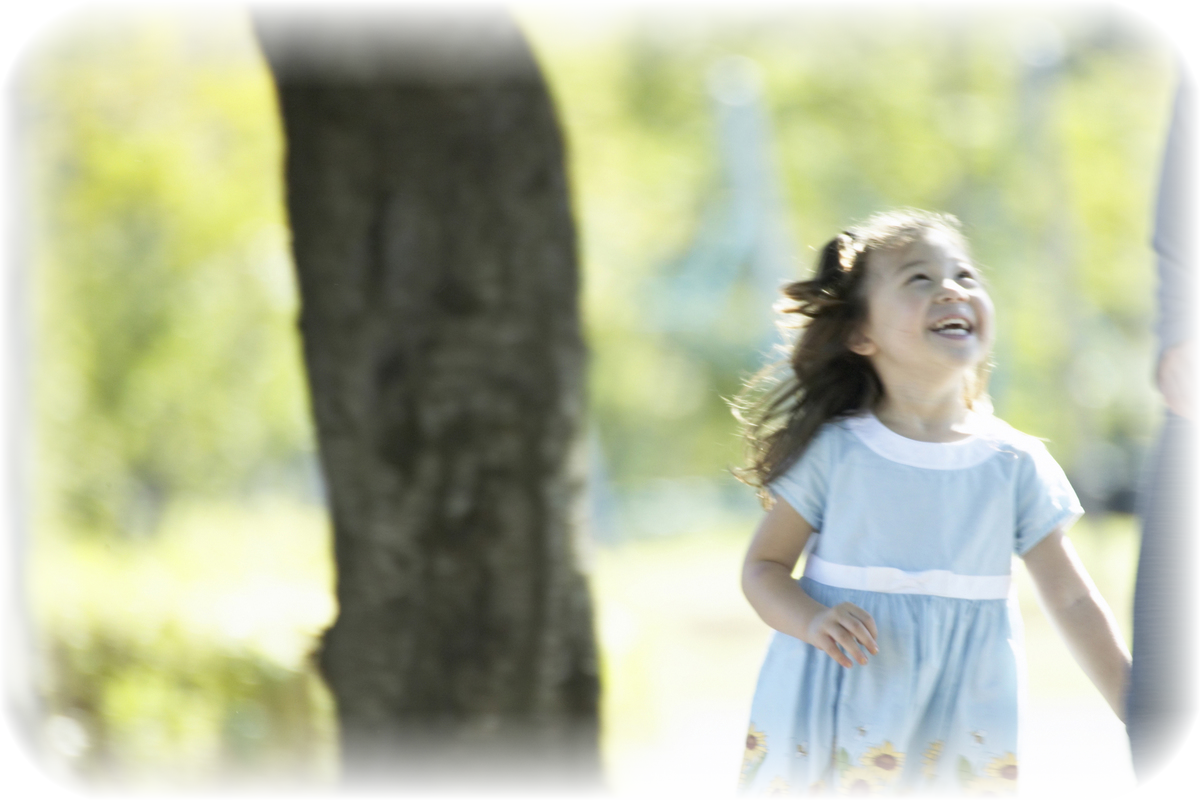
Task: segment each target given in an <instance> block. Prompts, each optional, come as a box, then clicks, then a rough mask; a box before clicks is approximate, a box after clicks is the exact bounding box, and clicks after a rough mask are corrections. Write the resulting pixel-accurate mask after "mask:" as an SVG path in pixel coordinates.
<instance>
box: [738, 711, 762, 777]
mask: <svg viewBox="0 0 1200 800" xmlns="http://www.w3.org/2000/svg"><path fill="white" fill-rule="evenodd" d="M766 754H767V734H764V733H763V732H762V730H758V728H755V727H754V723H752V722H751V723H750V730H749V732H748V733H746V752H745V756H744V757H743V758H742V769H743V770H745V768H748V766H750V765H751V764H755V763H757V762H760V760H762V757H763V756H766Z"/></svg>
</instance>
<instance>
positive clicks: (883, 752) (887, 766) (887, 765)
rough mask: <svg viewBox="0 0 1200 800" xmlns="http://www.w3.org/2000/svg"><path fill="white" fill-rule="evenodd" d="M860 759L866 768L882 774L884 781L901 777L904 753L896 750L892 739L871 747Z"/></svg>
mask: <svg viewBox="0 0 1200 800" xmlns="http://www.w3.org/2000/svg"><path fill="white" fill-rule="evenodd" d="M858 760H859V763H860V764H862V765H863V766H865V768H866V769H869V770H872V771H874V772H875V774H876V775H878V776H880V780H882V781H883V782H884V783H892V782H893V781H895V780H896V778H898V777H900V770H901V769H902V768H904V753H901V752H899V751H896V750H895V748H894V747H893V746H892V742H890V741H884V742H883V744H882V745H880V746H878V747H871V748H870V750H868V751H866V752H865V753H863V756H862V757H860V758H859V759H858Z"/></svg>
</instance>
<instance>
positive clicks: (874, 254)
mask: <svg viewBox="0 0 1200 800" xmlns="http://www.w3.org/2000/svg"><path fill="white" fill-rule="evenodd" d="M941 258H947V259H952V260H956V261H957V260H962V261H968V260H970V257H969V256H968V255H967V251H966V248H965V247H964V243H963V241H962V239H961V238H960V237H958V236H956V235H954V234H952V233H950V232H949V231H942V230H938V229H936V228H926V229H923V230H921V231H920V232H919V233H918V234H917V235H916V236H915V237H914V238H913V239H912V240H910V241H908V242H905V243H903V244H898V245H896V246H894V247H884V248H880V249H878V250H873V251H871V253H870V257H869V259H868V265H870V264H872V263H873V264H875V265H876V266H877V267H878V268H881V269H887V268H889V267H890V268H899V267H900V266H902V265H903V264H905V263H908V262H909V261H912V260H914V259H941Z"/></svg>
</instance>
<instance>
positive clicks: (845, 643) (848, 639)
mask: <svg viewBox="0 0 1200 800" xmlns="http://www.w3.org/2000/svg"><path fill="white" fill-rule="evenodd" d="M833 638H834V639H835V640H837V643H838V644H840V645H841V646H842V649H843V650H845V651H846V655H848V656H850V658H853V659H854V660H855V661H857V662H858V663H860V664H866V663H867V656H866V654H865V653H863V651H862V650H860V649H859V647H858V640H857V639H855V638H854V634H853V633H851V632H850V631H849V630H847V629H846V628H845V627H844V626H842V625H838V626H837V629H836V630H835V631H834V633H833Z"/></svg>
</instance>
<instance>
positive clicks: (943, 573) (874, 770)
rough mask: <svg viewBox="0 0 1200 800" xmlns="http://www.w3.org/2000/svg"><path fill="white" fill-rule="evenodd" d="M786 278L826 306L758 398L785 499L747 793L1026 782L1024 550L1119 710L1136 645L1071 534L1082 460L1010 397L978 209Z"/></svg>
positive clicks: (888, 221) (1057, 618) (860, 233)
mask: <svg viewBox="0 0 1200 800" xmlns="http://www.w3.org/2000/svg"><path fill="white" fill-rule="evenodd" d="M783 291H784V294H785V295H786V296H787V297H788V298H789V299H790V300H792V301H794V302H793V304H792V305H791V306H788V307H785V308H784V309H783V310H785V311H787V312H791V313H794V314H799V315H801V316H803V317H806V318H807V322H806V324H805V326H804V329H803V332H802V334H801V335H800V337H799V338H798V340H797V341H796V344H795V347H794V349H793V351H792V353H791V359H790V360H791V364H790V367H791V372H792V375H791V376H790V377H789V378H788V379H787V380H784V381H782V382H778V381H776V382H774V383H773V389H772V390H771V391H769V392H767V393H766V394H760V395H758V396H759V399H758V401H757V402H747V401H746V400H745V398H747V397H753V396H755V395H756V394H757V390H758V389H759V388H761V387H762V386H763V384H764V382H766V383H767V384H768V385H771V382H770V380H769V373H763V374H760V376H758V377H757V378H756V379H755V381H753V382H752V383H751V386H750V388H749V389H748V392H747V393H746V394H744V395H743V401H742V402H741V403H740V406H739V409H738V414H739V419H741V420H742V421H743V423H745V425H746V433H747V437H748V439H749V441H750V443H751V445H752V446H753V452H754V458H753V460H752V463H751V465H750V467H749V468H748V469H746V470H742V471H741V477H742V478H743V479H744V480H746V481H747V482H748V483H751V484H752V485H755V486H756V487H758V488H759V490H760V496H761V497H762V498H763V500H764V504H766V505H768V507H769V510H768V513H767V515H766V517H765V518H764V519H763V521H762V523H761V524H760V525H759V527H758V530H757V532H756V533H755V535H754V539H753V541H752V542H751V543H750V547H749V551H748V552H747V554H746V561H745V565H744V568H743V573H742V587H743V591H744V592H745V594H746V598H747V599H748V600H749V601H750V604H751V605H752V606H753V607H754V610H755V611H757V612H758V614H759V616H760V617H762V619H763V621H764V622H766V623H767V624H768V625H770V626H771V627H772V628H775V630H776V631H778V633H776V634H775V635H774V638H773V639H772V641H771V645H770V648H769V650H768V652H767V656H766V659H765V661H764V663H763V666H762V671H761V673H760V675H759V679H758V686H757V689H756V691H755V695H754V702H753V706H752V709H751V714H750V730H749V734H748V735H747V737H746V755H745V760H744V763H743V767H742V775H741V788H742V791H743V792H744V793H746V794H752V795H762V794H766V795H774V794H782V795H788V794H807V793H813V792H819V791H821V790H825V791H833V792H846V791H850V792H855V791H867V792H882V793H890V792H912V791H917V792H922V793H925V792H937V791H949V792H964V791H965V792H976V791H978V792H985V793H995V792H997V791H1000V792H1004V791H1012V790H1015V788H1016V778H1017V773H1018V769H1019V766H1018V759H1017V752H1018V751H1017V706H1018V694H1019V692H1018V689H1019V686H1020V685H1021V683H1022V678H1021V674H1022V670H1023V664H1022V663H1021V660H1022V656H1021V654H1020V652H1019V645H1018V644H1017V642H1018V641H1019V630H1020V628H1019V626H1020V620H1019V618H1018V616H1017V610H1016V606H1015V602H1014V601H1013V595H1012V592H1011V584H1010V575H1009V572H1010V567H1011V563H1012V554H1013V553H1016V554H1017V555H1019V556H1021V557H1022V558H1023V559H1024V561H1025V565H1026V567H1027V569H1028V570H1029V573H1030V575H1031V576H1032V577H1033V581H1034V584H1035V585H1036V587H1037V590H1038V593H1039V595H1040V596H1041V599H1042V601H1043V605H1044V607H1045V609H1046V611H1047V612H1048V613H1049V615H1050V616H1051V618H1052V619H1053V620H1054V622H1055V623H1056V625H1057V627H1058V628H1059V629H1060V631H1061V632H1062V635H1063V636H1064V638H1065V639H1066V642H1067V644H1068V646H1069V647H1070V649H1071V651H1072V653H1073V655H1074V656H1075V658H1076V660H1077V661H1078V662H1079V664H1080V665H1081V666H1082V668H1083V669H1084V671H1085V672H1086V673H1087V675H1088V677H1090V678H1091V680H1092V682H1093V683H1094V684H1095V685H1096V687H1097V688H1098V689H1099V690H1100V692H1101V694H1102V695H1103V696H1104V698H1105V700H1107V701H1108V704H1109V705H1110V706H1111V707H1112V709H1113V711H1114V712H1115V713H1116V714H1117V716H1118V717H1123V702H1122V697H1123V693H1124V691H1125V684H1126V680H1127V677H1126V676H1127V674H1128V669H1129V653H1128V651H1127V650H1126V648H1125V645H1124V643H1123V642H1122V640H1121V636H1120V634H1119V633H1118V632H1117V629H1116V625H1115V623H1114V620H1113V617H1112V614H1111V612H1110V611H1109V610H1108V607H1107V606H1106V605H1105V603H1104V600H1103V599H1102V598H1101V597H1100V596H1099V594H1098V593H1097V592H1096V589H1095V587H1094V585H1093V584H1092V582H1091V580H1090V579H1089V578H1088V576H1087V573H1086V571H1085V570H1084V568H1083V565H1082V564H1081V563H1080V562H1079V559H1078V558H1077V557H1076V555H1075V552H1074V550H1073V549H1072V547H1071V544H1070V542H1069V541H1068V540H1067V538H1066V536H1065V534H1064V531H1065V530H1066V529H1067V528H1068V527H1069V526H1070V525H1071V524H1072V523H1073V522H1074V521H1075V520H1077V519H1078V518H1079V516H1080V515H1081V514H1082V513H1083V510H1082V508H1081V507H1080V505H1079V501H1078V499H1077V498H1076V496H1075V493H1074V491H1073V490H1072V489H1071V486H1070V484H1069V483H1068V482H1067V479H1066V477H1065V476H1064V475H1063V472H1062V469H1061V468H1060V467H1059V466H1058V464H1057V463H1055V461H1054V459H1053V458H1052V457H1051V456H1050V454H1049V453H1048V452H1047V450H1046V448H1045V446H1044V445H1043V444H1042V442H1041V441H1040V440H1038V439H1035V438H1034V437H1032V436H1028V435H1025V434H1022V433H1019V432H1018V431H1016V430H1014V429H1013V428H1011V427H1009V426H1008V425H1007V424H1006V423H1004V422H1001V421H1000V420H999V419H996V418H995V417H993V416H992V415H991V413H990V404H989V403H988V402H987V400H986V396H985V388H986V378H987V359H988V353H989V350H990V347H991V344H992V337H993V331H994V327H993V310H992V301H991V299H990V298H989V297H988V293H987V290H986V289H985V288H984V286H983V284H982V282H981V280H980V276H979V274H978V271H977V270H976V267H975V266H974V265H973V264H972V263H971V259H970V256H969V255H968V252H967V247H966V242H965V241H964V239H963V237H962V236H961V234H960V233H959V230H958V223H957V220H955V219H954V218H953V217H949V216H944V215H938V214H931V213H927V212H921V211H901V212H890V213H885V214H880V215H876V216H875V217H873V218H871V219H870V220H868V221H867V223H866V224H865V225H863V226H862V227H860V228H857V229H854V230H851V231H847V232H846V233H844V234H842V235H840V236H838V237H837V238H835V239H834V240H833V241H831V242H829V244H827V245H826V246H825V248H824V249H823V251H822V253H821V257H820V261H819V263H818V266H817V274H816V277H814V278H813V279H811V280H807V281H800V282H797V283H792V284H790V285H788V286H786V287H785V288H784V290H783ZM780 501H782V502H780ZM818 534H819V535H818ZM802 552H807V554H808V555H807V560H806V562H805V568H804V576H803V577H802V578H801V579H800V580H799V582H796V581H794V580H793V579H792V570H793V569H794V567H795V565H796V563H797V560H798V559H799V557H800V555H801V553H802Z"/></svg>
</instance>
